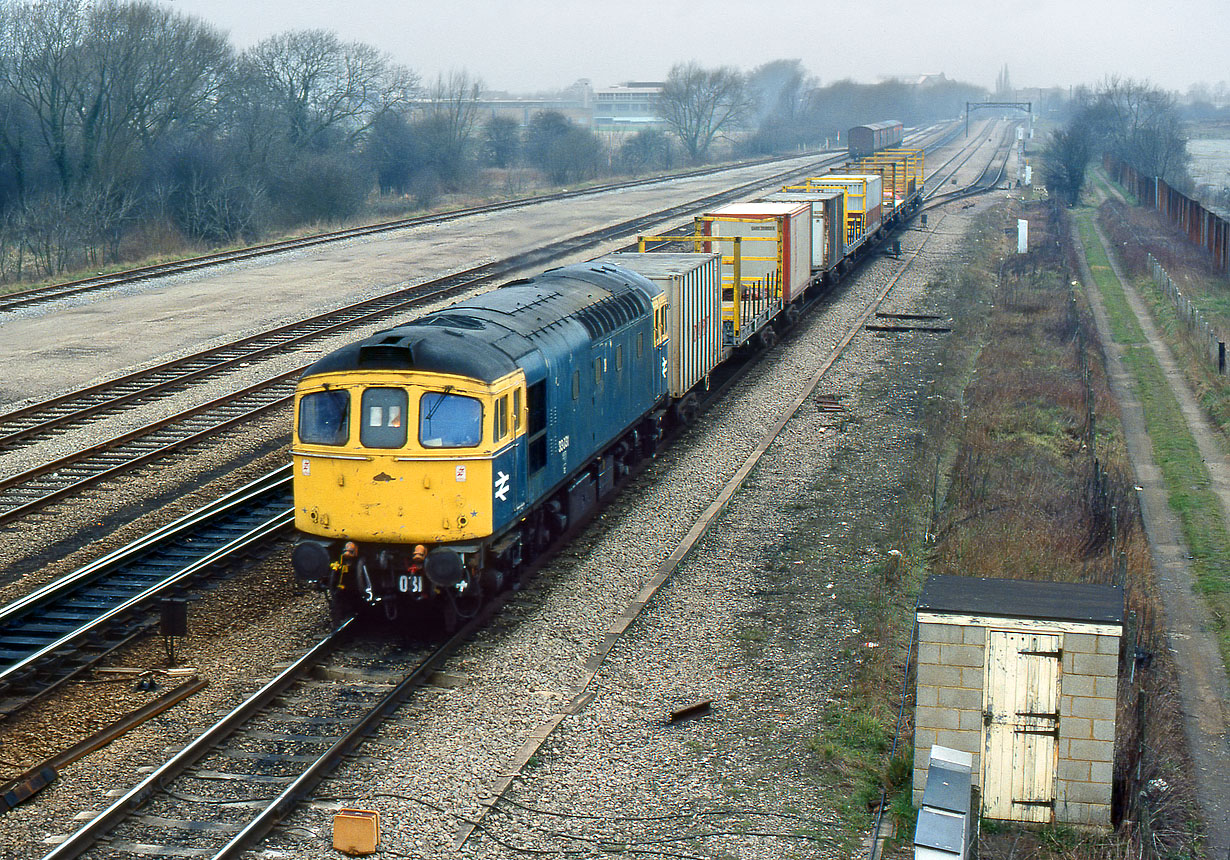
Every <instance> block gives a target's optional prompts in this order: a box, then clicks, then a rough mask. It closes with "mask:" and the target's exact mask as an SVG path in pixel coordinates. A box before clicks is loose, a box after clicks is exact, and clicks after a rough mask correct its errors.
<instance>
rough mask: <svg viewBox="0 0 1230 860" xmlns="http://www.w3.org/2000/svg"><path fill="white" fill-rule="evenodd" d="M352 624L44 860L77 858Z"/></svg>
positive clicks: (330, 646)
mask: <svg viewBox="0 0 1230 860" xmlns="http://www.w3.org/2000/svg"><path fill="white" fill-rule="evenodd" d="M353 623H354V619H353V618H350V619H347V620H346V621H344V622H343V623H342V624H341V625H340V626H338V628H337V629H336V630H334V631H333V632H332V633H330V634H329V635H328V636H326V637H325V638H324V639H322V640H321V641H320V642H318V643H317V644H316V645H314V646H313V647H312V648H311V649H309V650H308V651H307V653H305V654H304V655H303V656H302V657H300V658H299V659H298V660H296V661H295V662H294V663H292V664H291V665H289V666H287V667H286V668H285V669H283V670H282V671H281V672H280V673H278V675H277V676H276V677H274V678H273V679H272V680H271V681H269V682H268V683H267V684H265V685H264V686H263V687H261V688H260V689H259V690H257V692H256V693H254V694H253V695H252V696H250V697H249V698H247V699H246V700H244V701H243V702H242V703H241V704H239V705H238V706H236V707H235V708H234V709H233V710H232V711H231V712H230V713H228V714H227V715H226V716H224V717H223V718H222V719H220V720H219V721H218V722H216V723H214V724H213V725H212V726H210V728H209V729H207V730H206V731H205V732H204V733H203V734H201V735H199V736H198V737H197V738H196V740H194V741H192V742H191V743H189V744H188V745H187V746H186V747H184V748H183V749H182V750H180V751H179V752H178V753H177V754H176V755H175V756H173V757H172V758H171V759H169V760H168V761H167V762H166V763H164V764H163V765H162V766H161V767H158V768H155V769H154V770H153V771H152V772H151V773H150V774H149V775H148V776H146V777H145V779H143V780H141V781H140V782H139V783H137V784H136V785H135V786H134V787H133V788H132V789H130V790H129V791H128V792H127V793H126V794H125V795H124V796H123V797H120V798H119V799H118V800H116V801H115V802H114V803H113V804H111V806H109V807H108V808H107V809H105V810H104V811H103V812H102V813H100V814H99V815H97V816H96V817H94V818H93V819H91V820H90V821H89V822H88V823H86V824H85V825H84V826H83V827H81V828H80V829H79V830H77V831H76V832H75V833H73V834H72V835H71V836H69V838H68V839H66V840H64V841H63V842H61V843H60V844H59V845H57V846H56V847H55V848H54V849H53V850H52V851H50V852H49V853H48V854H46V855H45V857H44V860H54V859H55V858H70V857H78V856H80V855H81V854H82V853H84V852H85V851H87V850H89V849H90V848H91V847H92V846H93V845H94V844H95V843H96V842H98V841H99V840H100V839H101V838H102V837H103V836H105V835H106V833H107V831H109V830H111V828H113V827H114V826H115V825H116V824H118V823H119V822H120V821H122V820H123V819H124V818H126V817H127V816H128V815H129V814H130V813H131V812H132V811H133V810H135V809H137V808H139V807H140V806H141V805H142V804H143V803H144V802H145V801H146V800H148V799H149V797H150V796H151V795H153V794H154V793H155V792H157V791H158V790H159V789H160V788H161V787H162V786H163V784H164V783H166V782H167V781H169V780H170V779H173V778H174V777H175V776H178V775H179V774H181V773H183V772H184V771H185V770H186V769H187V768H189V767H191V766H192V765H193V764H194V763H195V762H196V761H198V760H199V759H200V758H201V757H202V756H204V755H205V754H206V753H208V752H209V751H210V750H212V749H214V748H215V747H216V746H217V745H218V744H220V743H221V742H222V741H223V740H225V739H226V738H227V737H228V736H230V735H231V734H232V733H233V732H234V731H235V730H236V729H237V728H239V726H241V725H243V723H245V722H247V721H248V720H250V719H251V718H252V717H253V716H255V715H256V714H258V713H259V712H260V711H261V710H262V709H263V708H264V707H265V706H266V705H267V704H268V703H269V702H270V701H272V700H273V699H274V698H275V697H277V696H278V694H280V693H281V692H283V691H284V690H285V689H286V688H288V687H289V686H290V685H291V684H293V683H295V681H297V680H298V679H299V678H300V677H302V676H303V674H304V673H305V672H306V671H307V669H308V668H310V667H311V666H314V665H316V664H317V663H319V662H320V661H321V660H323V659H324V658H325V657H326V656H328V654H330V653H331V652H332V651H334V650H335V649H336V648H337V647H338V645H339V643H340V642H341V641H342V638H343V636H344V635H346V633H347V632H348V630H349V628H350V627H351V626H352V625H353Z"/></svg>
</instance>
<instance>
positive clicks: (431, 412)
mask: <svg viewBox="0 0 1230 860" xmlns="http://www.w3.org/2000/svg"><path fill="white" fill-rule="evenodd" d="M453 388H454V386H452V385H446V386H444V390H443V391H442V392H440V396H439V397H438V398H436V402H435V404H434V405H433V406H432V407H431V409H430V410H428V412H427V420H428V421H430V420H431V419H432V418H434V417H435V415H436V410H437V409H439V408H440V407H441V406H443V405H444V398H445V396H447V395H448V393H449V392H450V391H452V390H453Z"/></svg>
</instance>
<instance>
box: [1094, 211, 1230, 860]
mask: <svg viewBox="0 0 1230 860" xmlns="http://www.w3.org/2000/svg"><path fill="white" fill-rule="evenodd" d="M1095 230H1096V233H1097V237H1098V241H1099V242H1101V243H1102V246H1103V248H1104V250H1105V251H1106V255H1107V258H1108V259H1109V260H1110V264H1111V268H1112V269H1113V271H1114V275H1115V277H1116V278H1117V279H1118V281H1119V284H1120V286H1121V287H1122V289H1123V294H1124V296H1125V298H1126V299H1127V303H1128V305H1129V307H1130V310H1131V313H1132V314H1134V315H1135V317H1136V319H1137V321H1138V322H1139V323H1140V327H1141V331H1143V332H1144V335H1145V339H1146V341H1147V342H1148V344H1149V346H1150V348H1151V349H1152V351H1153V352H1154V354H1155V355H1156V357H1157V359H1158V363H1159V364H1160V365H1161V367H1162V369H1163V372H1164V373H1165V376H1166V380H1167V383H1168V384H1169V385H1170V387H1171V390H1172V391H1174V394H1175V397H1176V398H1177V399H1178V401H1179V403H1180V405H1181V411H1182V414H1183V418H1184V420H1185V421H1186V422H1187V426H1188V429H1189V430H1190V431H1191V433H1192V436H1193V437H1194V438H1195V439H1196V440H1197V444H1198V445H1199V447H1200V452H1201V454H1202V455H1203V456H1204V458H1205V464H1206V466H1207V468H1208V470H1209V473H1210V476H1211V478H1210V485H1211V488H1212V489H1213V491H1214V492H1215V493H1217V495H1218V497H1219V498H1220V499H1221V501H1222V508H1223V516H1225V511H1226V510H1227V509H1230V478H1228V477H1227V473H1228V471H1230V469H1228V467H1227V463H1226V458H1225V457H1224V455H1223V454H1222V453H1221V449H1220V446H1219V444H1218V442H1217V440H1216V439H1215V438H1214V431H1213V429H1212V428H1211V427H1210V426H1209V424H1208V420H1207V419H1206V418H1205V416H1204V413H1203V411H1202V410H1201V409H1200V408H1199V406H1198V404H1197V400H1196V398H1195V396H1194V395H1193V394H1192V392H1191V390H1190V389H1189V388H1188V385H1187V382H1186V381H1185V380H1184V378H1183V371H1182V370H1181V369H1180V368H1179V367H1178V365H1177V364H1176V363H1175V360H1174V356H1173V355H1172V354H1171V352H1170V350H1169V348H1168V347H1167V346H1166V343H1165V341H1164V340H1163V338H1162V337H1161V335H1160V334H1159V333H1158V331H1157V328H1156V327H1155V326H1154V324H1153V321H1152V318H1151V316H1150V315H1149V312H1148V310H1147V309H1146V306H1145V303H1144V302H1143V300H1142V299H1141V298H1140V296H1139V294H1138V293H1137V292H1136V289H1135V288H1134V287H1133V286H1132V283H1131V280H1130V279H1129V278H1126V277H1124V275H1123V272H1122V270H1121V269H1120V268H1119V264H1118V262H1117V261H1116V259H1115V253H1114V250H1113V248H1112V247H1111V244H1110V243H1109V242H1108V241H1107V240H1106V237H1105V236H1104V235H1103V234H1102V231H1101V230H1100V229H1097V227H1096V225H1095ZM1072 241H1073V243H1074V245H1075V247H1076V248H1081V247H1082V243H1081V237H1080V235H1079V232H1078V231H1077V229H1076V226H1075V224H1074V225H1073V227H1072ZM1078 262H1079V264H1080V267H1081V277H1082V278H1083V279H1084V280H1085V283H1086V284H1087V285H1088V286H1087V288H1086V290H1085V295H1087V296H1088V297H1089V304H1090V306H1091V307H1092V309H1093V314H1094V319H1095V321H1096V322H1097V326H1098V334H1099V336H1100V337H1101V340H1102V343H1103V344H1105V348H1106V368H1107V376H1108V379H1109V381H1110V385H1111V391H1112V392H1113V393H1114V396H1115V399H1116V400H1117V401H1118V402H1119V408H1120V412H1121V420H1122V421H1123V428H1124V437H1125V442H1126V444H1127V448H1128V454H1129V455H1130V457H1131V460H1132V466H1133V468H1134V469H1135V472H1136V482H1137V484H1139V486H1140V488H1141V490H1140V500H1141V505H1140V508H1141V518H1142V519H1143V520H1144V524H1145V531H1146V533H1147V534H1148V536H1149V547H1150V549H1151V551H1152V553H1153V559H1154V564H1155V565H1156V574H1155V575H1156V577H1157V581H1158V584H1159V586H1160V588H1161V593H1162V599H1163V604H1164V606H1165V609H1166V628H1167V638H1168V640H1169V647H1170V650H1171V651H1172V652H1173V654H1174V662H1175V667H1176V670H1177V672H1178V677H1179V694H1180V697H1181V699H1182V702H1183V713H1184V735H1185V736H1186V739H1187V744H1188V748H1189V749H1190V750H1191V757H1192V765H1193V777H1194V780H1195V785H1196V798H1197V802H1198V803H1199V804H1200V808H1201V812H1202V813H1203V815H1202V817H1203V819H1204V822H1205V826H1206V827H1207V829H1208V832H1207V834H1206V844H1205V848H1206V851H1207V853H1208V856H1209V857H1211V858H1223V857H1230V738H1228V735H1227V726H1230V720H1228V718H1227V717H1228V715H1230V687H1228V685H1227V681H1226V671H1225V665H1224V664H1223V663H1222V659H1221V652H1220V649H1219V648H1218V647H1217V641H1216V639H1215V637H1214V636H1213V635H1212V633H1211V632H1210V631H1211V630H1212V629H1213V628H1212V625H1211V624H1210V622H1209V612H1208V607H1207V606H1206V605H1205V603H1204V602H1203V601H1202V600H1201V599H1200V596H1199V595H1198V594H1197V593H1196V591H1195V582H1196V579H1195V575H1194V574H1193V572H1192V569H1191V565H1190V564H1188V560H1189V559H1190V558H1191V553H1190V551H1189V549H1188V547H1187V544H1186V541H1185V539H1184V537H1183V530H1182V527H1181V525H1180V523H1179V520H1178V517H1177V516H1176V515H1175V514H1174V512H1173V511H1172V510H1171V508H1170V492H1169V489H1168V488H1167V486H1166V482H1165V480H1164V479H1163V477H1162V473H1161V470H1160V469H1159V468H1158V466H1157V463H1156V461H1155V460H1154V457H1153V442H1152V440H1151V439H1150V437H1149V434H1148V431H1147V430H1146V427H1145V418H1144V410H1143V408H1142V405H1141V402H1140V398H1139V397H1138V396H1137V394H1136V383H1135V381H1134V379H1133V377H1132V373H1131V371H1130V370H1128V369H1127V368H1126V367H1125V366H1124V363H1123V347H1122V346H1120V345H1119V344H1118V343H1116V342H1115V340H1114V338H1113V336H1112V334H1111V328H1110V322H1109V320H1108V318H1107V314H1106V308H1105V305H1104V303H1103V301H1102V295H1101V292H1100V291H1099V290H1098V289H1097V287H1096V286H1095V281H1094V280H1093V273H1092V272H1091V271H1090V270H1089V264H1088V261H1087V260H1086V259H1085V256H1084V254H1083V253H1082V254H1079V255H1078Z"/></svg>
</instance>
